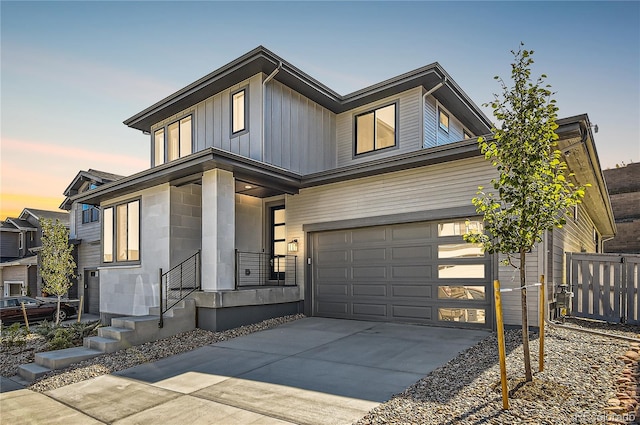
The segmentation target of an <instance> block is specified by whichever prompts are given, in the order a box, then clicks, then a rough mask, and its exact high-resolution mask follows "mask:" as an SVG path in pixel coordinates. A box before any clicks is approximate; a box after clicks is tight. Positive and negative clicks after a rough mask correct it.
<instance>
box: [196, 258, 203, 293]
mask: <svg viewBox="0 0 640 425" xmlns="http://www.w3.org/2000/svg"><path fill="white" fill-rule="evenodd" d="M196 255H197V256H198V257H197V258H196V267H197V269H198V275H197V279H198V281H197V283H198V289H202V263H201V261H202V259H201V255H200V251H198V252H197V253H196Z"/></svg>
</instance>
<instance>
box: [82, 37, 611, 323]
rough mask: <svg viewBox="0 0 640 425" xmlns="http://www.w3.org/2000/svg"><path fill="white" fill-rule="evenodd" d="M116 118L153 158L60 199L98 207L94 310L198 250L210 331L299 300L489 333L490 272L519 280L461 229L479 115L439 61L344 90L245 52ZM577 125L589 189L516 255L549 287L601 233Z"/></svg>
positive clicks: (315, 310)
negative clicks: (567, 257)
mask: <svg viewBox="0 0 640 425" xmlns="http://www.w3.org/2000/svg"><path fill="white" fill-rule="evenodd" d="M125 124H127V125H128V126H130V127H132V128H135V129H138V130H141V131H143V132H145V133H148V134H149V135H150V138H151V149H150V152H151V161H150V165H151V166H150V168H149V169H148V170H145V171H143V172H141V173H138V174H135V175H132V176H129V177H125V178H123V179H120V180H117V181H114V182H111V183H107V184H104V185H102V186H101V187H99V188H97V189H95V190H92V191H90V192H87V193H84V194H82V193H80V194H77V195H74V196H72V197H71V198H70V200H71V201H72V202H77V203H82V204H93V205H99V206H100V209H101V218H102V220H101V223H102V226H101V228H102V237H101V240H102V242H101V246H100V248H101V266H100V268H99V273H100V311H101V314H102V316H103V319H104V320H108V319H109V318H110V317H114V316H119V315H132V314H133V315H144V314H147V313H148V310H149V307H152V306H157V305H158V303H159V282H160V270H161V269H162V270H163V271H165V272H166V271H167V270H169V269H171V268H174V267H177V268H176V269H174V270H181V267H182V266H180V265H181V264H183V265H184V264H186V263H185V260H187V261H191V260H189V258H190V257H191V256H192V255H193V254H194V253H196V252H198V251H199V252H200V257H199V258H200V259H199V262H198V267H199V269H200V271H201V290H200V291H198V292H196V293H195V295H194V298H195V299H196V303H197V307H198V326H199V327H203V328H206V329H222V328H225V327H230V326H235V325H238V324H242V323H250V322H252V321H256V320H260V319H263V318H266V317H273V316H275V315H280V314H288V313H295V312H301V311H304V312H305V313H306V314H307V315H318V316H325V317H335V318H353V319H363V320H381V321H392V322H393V321H398V322H411V323H425V324H436V325H444V326H446V325H453V326H467V327H481V328H490V327H491V326H492V317H493V313H492V298H493V297H492V292H491V284H492V281H493V279H496V278H500V279H502V280H503V281H505V284H506V285H516V284H517V283H516V282H515V281H511V277H512V275H513V272H512V270H509V269H506V268H504V269H503V268H502V267H501V266H499V265H498V258H496V257H495V256H490V255H487V254H484V253H483V252H481V250H480V249H479V248H478V247H476V246H473V245H470V244H466V243H464V242H463V240H462V234H464V233H465V232H466V230H467V228H468V226H472V227H475V228H481V226H482V223H481V222H480V220H479V219H478V217H477V214H476V213H475V209H474V207H473V206H472V204H471V198H472V197H473V196H474V195H475V193H476V191H477V187H478V186H479V185H486V184H487V183H488V182H489V180H490V179H491V178H492V177H493V176H494V175H495V170H494V169H493V168H492V167H491V166H490V164H489V163H488V162H486V161H485V160H484V157H483V156H482V155H480V153H479V151H478V148H477V140H476V138H477V136H480V135H486V134H488V133H490V127H491V123H490V121H489V120H488V119H487V118H486V117H485V116H484V115H483V114H482V112H481V111H480V110H479V108H478V107H477V106H476V105H475V104H474V103H473V102H472V101H471V100H470V99H469V98H468V97H467V96H466V94H465V93H464V92H463V91H462V90H461V89H460V88H459V87H458V86H457V84H456V83H455V82H454V81H453V80H452V79H451V78H450V77H449V75H448V74H447V73H446V72H445V71H444V70H443V69H442V67H441V66H440V65H439V64H437V63H434V64H432V65H428V66H426V67H423V68H420V69H418V70H415V71H412V72H409V73H406V74H403V75H401V76H398V77H395V78H392V79H390V80H387V81H384V82H381V83H379V84H376V85H373V86H371V87H368V88H365V89H363V90H360V91H357V92H354V93H351V94H349V95H346V96H341V95H338V94H337V93H335V92H333V91H332V90H331V89H329V88H328V87H326V86H324V85H322V84H321V83H319V82H318V81H316V80H314V79H313V78H311V77H309V76H308V75H306V74H304V73H303V72H302V71H300V70H299V69H297V68H295V67H294V66H293V65H291V64H289V63H287V62H286V61H284V60H283V59H282V58H280V57H278V56H276V55H275V54H273V53H272V52H270V51H268V50H267V49H264V48H263V47H259V48H257V49H255V50H253V51H251V52H249V53H247V54H246V55H244V56H242V57H240V58H238V59H237V60H235V61H233V62H231V63H230V64H227V65H225V66H224V67H222V68H220V69H218V70H216V71H214V72H213V73H211V74H209V75H207V76H205V77H204V78H202V79H200V80H198V81H196V82H194V83H193V84H191V85H189V86H187V87H185V88H184V89H182V90H180V91H178V92H177V93H175V94H173V95H171V96H169V97H167V98H166V99H164V100H162V101H160V102H158V103H157V104H155V105H153V106H151V107H149V108H147V109H146V110H144V111H142V112H140V113H139V114H137V115H135V116H133V117H131V118H130V119H128V120H126V121H125ZM589 125H590V124H589V122H588V118H587V117H586V116H579V117H572V118H569V119H565V120H561V122H560V128H559V130H558V133H559V135H560V144H561V146H560V147H561V149H566V151H567V154H568V156H567V161H568V163H569V166H570V167H572V171H574V172H575V173H576V177H577V178H578V179H583V180H584V181H585V182H586V181H589V182H591V183H592V184H593V186H594V187H595V188H596V190H593V191H591V193H589V194H588V195H587V199H586V200H585V203H584V204H583V205H582V206H581V207H580V208H579V210H578V211H577V212H576V216H575V219H574V220H573V221H571V223H569V224H568V225H567V226H566V227H565V229H563V230H562V231H554V232H553V234H551V233H549V235H547V236H546V238H545V242H544V243H543V244H542V246H541V247H540V249H539V252H538V253H535V254H532V255H531V256H530V260H531V261H530V263H531V264H530V266H529V267H528V269H527V272H528V273H529V274H530V275H531V277H532V279H534V280H535V281H537V280H538V277H537V276H538V275H539V274H545V275H547V276H550V277H551V279H548V280H547V281H548V282H550V284H549V285H550V287H552V286H553V285H554V284H558V283H560V282H561V281H562V278H563V270H564V269H563V261H564V254H563V251H565V250H566V251H570V250H577V249H584V250H587V251H595V250H596V249H597V248H596V247H597V246H598V245H599V244H600V243H601V242H600V241H601V240H602V237H606V236H608V235H610V234H613V232H614V231H615V228H614V225H613V219H612V216H611V215H610V207H608V205H609V203H608V202H609V201H608V197H607V196H606V190H605V191H604V192H602V188H603V187H604V183H603V182H602V176H601V172H600V169H599V166H598V165H597V155H596V154H595V150H594V149H593V140H592V135H591V131H590V127H589ZM594 161H595V162H594ZM594 164H595V166H594ZM594 183H595V184H594ZM608 214H609V215H608ZM594 217H601V218H599V219H595V218H594ZM595 235H597V238H595V237H594V236H595ZM543 253H544V254H543ZM551 299H552V298H551V297H550V298H549V300H551ZM532 305H534V306H535V305H536V304H535V299H534V302H532ZM518 308H519V298H518V301H517V302H511V301H509V302H507V305H506V313H507V314H506V316H507V319H508V320H509V321H510V322H511V323H517V321H518V320H519V313H518V312H517V311H518V310H517V309H518ZM532 314H533V315H535V311H533V312H532Z"/></svg>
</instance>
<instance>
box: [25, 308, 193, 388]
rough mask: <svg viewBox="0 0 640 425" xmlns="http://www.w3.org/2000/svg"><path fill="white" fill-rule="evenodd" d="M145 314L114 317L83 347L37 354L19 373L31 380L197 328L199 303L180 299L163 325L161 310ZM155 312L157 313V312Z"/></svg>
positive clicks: (84, 342)
mask: <svg viewBox="0 0 640 425" xmlns="http://www.w3.org/2000/svg"><path fill="white" fill-rule="evenodd" d="M149 310H150V313H151V314H149V315H146V316H129V317H118V318H113V319H111V326H107V327H104V328H98V336H91V337H88V338H85V339H84V341H83V346H82V347H74V348H66V349H64V350H56V351H46V352H43V353H36V355H35V362H34V363H28V364H24V365H21V366H20V367H19V368H18V376H20V377H21V378H22V379H24V380H26V381H29V382H32V381H34V380H36V379H38V378H40V377H41V376H43V375H45V374H46V373H48V372H50V371H51V370H55V369H64V368H65V367H68V366H70V365H72V364H74V363H78V362H81V361H83V360H86V359H90V358H93V357H96V356H99V355H102V354H106V353H113V352H114V351H118V350H122V349H124V348H129V347H131V346H134V345H141V344H144V343H146V342H151V341H157V340H158V339H162V338H168V337H170V336H173V335H175V334H178V333H181V332H187V331H190V330H193V329H195V327H196V303H195V301H194V300H192V299H186V300H183V301H180V302H179V303H178V304H176V306H174V307H173V308H172V309H171V310H169V311H168V312H167V313H166V314H165V315H164V326H163V327H162V328H160V327H158V321H159V320H160V309H159V308H158V307H152V308H150V309H149ZM154 313H156V314H154Z"/></svg>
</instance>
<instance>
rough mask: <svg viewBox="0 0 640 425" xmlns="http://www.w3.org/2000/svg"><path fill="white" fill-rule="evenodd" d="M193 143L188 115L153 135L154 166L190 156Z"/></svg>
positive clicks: (190, 121)
mask: <svg viewBox="0 0 640 425" xmlns="http://www.w3.org/2000/svg"><path fill="white" fill-rule="evenodd" d="M192 141H193V129H192V118H191V115H188V116H186V117H184V118H182V119H180V120H178V121H174V122H172V123H171V124H169V125H168V126H166V127H163V128H159V129H157V130H156V131H155V132H154V133H153V160H154V162H153V164H154V165H155V166H158V165H161V164H164V163H165V162H168V161H173V160H175V159H178V158H182V157H184V156H187V155H190V154H191V151H192V148H191V145H192Z"/></svg>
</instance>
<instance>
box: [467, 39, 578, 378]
mask: <svg viewBox="0 0 640 425" xmlns="http://www.w3.org/2000/svg"><path fill="white" fill-rule="evenodd" d="M523 46H524V45H523V44H521V45H520V48H519V49H518V51H512V52H511V53H512V54H513V56H514V62H513V63H512V64H511V79H512V82H513V86H511V87H509V86H507V84H506V83H505V82H504V80H503V79H502V78H500V77H495V79H496V80H498V82H499V83H500V86H501V88H502V95H501V96H500V95H497V94H494V101H493V102H491V103H490V104H486V105H485V106H489V105H490V106H491V108H492V109H493V115H494V117H495V118H496V119H497V120H498V121H499V122H500V123H501V125H500V126H499V127H500V128H493V129H492V132H493V135H494V136H493V138H492V139H484V138H478V144H479V147H480V150H481V151H482V153H483V154H484V155H485V158H486V159H487V160H489V161H491V163H492V164H493V166H494V167H496V169H497V171H498V173H499V177H497V178H495V179H493V180H492V181H491V184H492V185H493V189H494V190H493V191H487V192H485V191H484V190H483V188H482V187H480V188H479V190H478V196H477V197H475V198H473V200H472V202H473V204H474V205H475V207H476V211H477V212H478V213H479V214H481V215H483V217H484V233H479V232H475V233H469V234H466V235H465V236H464V238H465V240H466V241H467V242H472V243H479V244H482V246H483V247H484V250H485V251H486V252H489V253H501V254H504V255H505V256H506V258H505V260H504V263H505V264H510V265H512V266H513V267H515V268H517V269H519V271H520V285H521V286H525V284H526V283H525V261H526V254H527V252H530V251H531V250H532V249H533V248H534V246H535V245H536V244H537V243H539V242H541V241H542V237H543V234H544V232H545V230H552V229H554V228H561V227H562V226H563V225H564V224H565V222H566V218H565V216H566V214H567V213H568V211H569V210H570V209H571V208H573V207H574V206H575V205H576V204H578V203H580V201H581V199H582V198H583V197H584V193H585V187H576V186H575V185H574V184H573V183H572V182H571V180H572V176H573V175H572V174H568V170H567V165H566V163H565V162H564V161H563V160H562V153H561V152H560V151H559V150H558V149H557V142H556V140H557V139H558V135H557V134H556V133H555V130H556V129H557V128H558V125H557V124H556V118H557V111H558V108H557V106H556V102H555V100H554V99H552V95H553V93H552V92H551V91H550V89H549V88H550V86H549V85H546V84H545V83H544V81H545V79H546V75H544V74H542V75H541V76H540V77H539V78H538V79H537V80H535V81H533V80H532V79H531V69H530V68H531V65H532V64H533V62H534V61H533V57H532V55H533V50H524V49H523ZM520 292H521V304H522V338H523V347H524V356H525V358H524V360H525V374H526V376H525V379H526V380H527V381H531V380H532V375H531V359H530V351H529V333H528V328H529V324H528V320H527V291H526V289H521V290H520Z"/></svg>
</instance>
